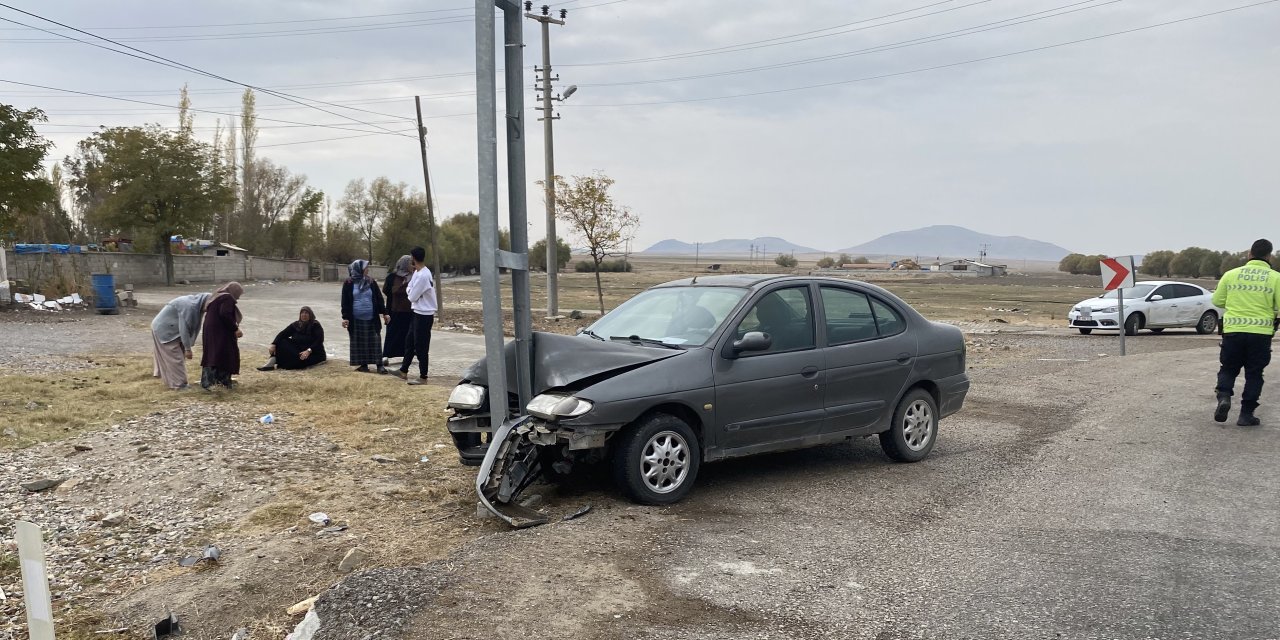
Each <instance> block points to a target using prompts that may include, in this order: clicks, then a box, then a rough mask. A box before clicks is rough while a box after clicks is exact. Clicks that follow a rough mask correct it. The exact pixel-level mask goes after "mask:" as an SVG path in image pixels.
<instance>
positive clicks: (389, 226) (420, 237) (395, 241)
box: [374, 179, 431, 266]
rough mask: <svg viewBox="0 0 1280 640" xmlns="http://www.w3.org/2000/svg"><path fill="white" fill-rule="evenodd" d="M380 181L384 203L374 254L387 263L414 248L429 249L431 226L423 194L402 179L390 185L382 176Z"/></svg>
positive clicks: (393, 262)
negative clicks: (380, 232) (380, 231)
mask: <svg viewBox="0 0 1280 640" xmlns="http://www.w3.org/2000/svg"><path fill="white" fill-rule="evenodd" d="M383 183H384V184H383V186H382V189H383V198H382V199H383V201H384V202H385V205H386V206H385V212H384V219H383V221H382V234H381V238H379V240H378V244H377V246H376V247H375V253H374V255H376V256H377V257H378V259H379V260H381V261H382V262H383V264H386V265H389V266H390V265H394V264H395V263H396V260H399V259H400V256H403V255H407V254H408V253H409V250H411V249H413V248H414V247H419V246H421V247H426V248H427V250H428V251H430V250H431V244H430V239H431V226H430V224H428V223H429V220H427V197H426V195H425V194H423V193H422V192H421V191H418V190H417V189H413V188H410V187H409V185H407V184H405V183H403V182H399V183H395V184H392V183H391V181H389V180H385V179H384V180H383ZM428 262H431V260H428Z"/></svg>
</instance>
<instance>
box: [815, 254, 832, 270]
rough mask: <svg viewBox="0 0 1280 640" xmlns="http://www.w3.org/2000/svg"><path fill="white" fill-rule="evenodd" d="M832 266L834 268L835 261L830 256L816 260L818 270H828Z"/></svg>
mask: <svg viewBox="0 0 1280 640" xmlns="http://www.w3.org/2000/svg"><path fill="white" fill-rule="evenodd" d="M834 266H836V259H835V258H832V257H831V256H823V257H822V258H819V259H818V268H819V269H830V268H831V267H834Z"/></svg>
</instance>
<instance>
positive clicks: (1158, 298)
mask: <svg viewBox="0 0 1280 640" xmlns="http://www.w3.org/2000/svg"><path fill="white" fill-rule="evenodd" d="M1148 299H1149V300H1151V301H1152V302H1160V301H1161V300H1164V296H1151V297H1150V298H1148Z"/></svg>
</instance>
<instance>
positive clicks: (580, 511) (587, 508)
mask: <svg viewBox="0 0 1280 640" xmlns="http://www.w3.org/2000/svg"><path fill="white" fill-rule="evenodd" d="M590 512H591V505H589V504H588V505H583V507H582V508H581V509H578V510H577V511H574V512H573V513H571V514H569V515H567V516H565V517H563V518H561V520H564V521H565V522H568V521H570V520H577V519H578V518H581V517H582V516H585V515H587V514H588V513H590Z"/></svg>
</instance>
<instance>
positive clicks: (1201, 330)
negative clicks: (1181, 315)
mask: <svg viewBox="0 0 1280 640" xmlns="http://www.w3.org/2000/svg"><path fill="white" fill-rule="evenodd" d="M1217 330H1218V314H1216V313H1214V312H1212V311H1206V312H1204V313H1203V314H1201V315H1200V322H1197V323H1196V333H1198V334H1200V335H1206V334H1209V333H1213V332H1215V331H1217Z"/></svg>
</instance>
